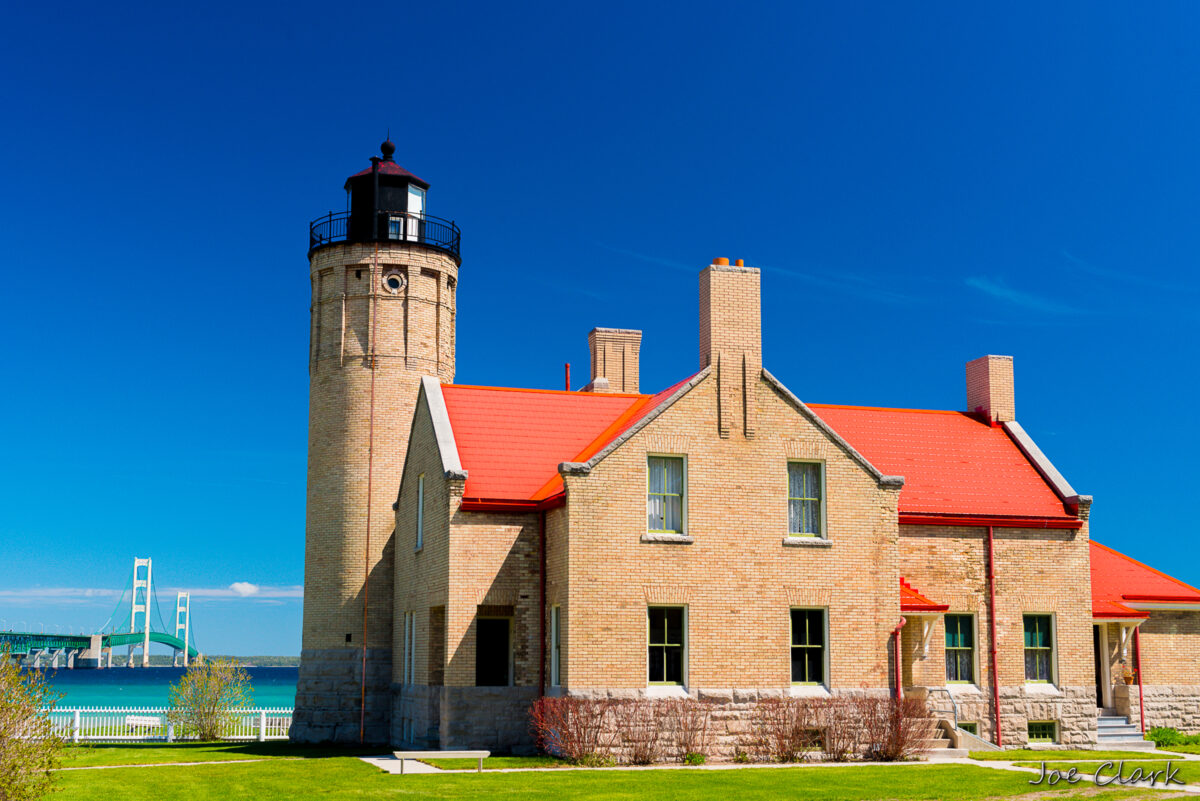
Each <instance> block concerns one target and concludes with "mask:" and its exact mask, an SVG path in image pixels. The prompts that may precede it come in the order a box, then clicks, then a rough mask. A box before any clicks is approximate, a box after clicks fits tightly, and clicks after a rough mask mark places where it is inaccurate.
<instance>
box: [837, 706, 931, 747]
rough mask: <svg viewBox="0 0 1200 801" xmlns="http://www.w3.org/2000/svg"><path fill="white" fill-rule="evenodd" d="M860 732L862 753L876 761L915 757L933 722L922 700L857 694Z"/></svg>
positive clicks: (923, 743) (922, 745) (926, 738)
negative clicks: (901, 699) (898, 700)
mask: <svg viewBox="0 0 1200 801" xmlns="http://www.w3.org/2000/svg"><path fill="white" fill-rule="evenodd" d="M854 706H855V712H856V716H857V719H858V722H859V727H860V731H861V733H862V746H863V756H865V757H866V758H867V759H873V760H876V761H879V762H896V761H900V760H905V759H915V758H916V757H918V756H919V755H920V754H921V753H922V752H924V750H925V741H926V740H928V739H930V738H931V737H932V736H933V733H934V729H936V728H937V721H936V720H935V719H934V718H933V716H931V715H930V714H929V710H928V708H927V707H926V706H925V701H924V699H918V698H905V699H904V700H903V701H900V702H897V701H896V700H895V699H894V698H882V697H879V696H860V697H858V698H855V699H854Z"/></svg>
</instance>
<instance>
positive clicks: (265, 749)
mask: <svg viewBox="0 0 1200 801" xmlns="http://www.w3.org/2000/svg"><path fill="white" fill-rule="evenodd" d="M361 750H362V749H361V748H356V749H346V748H329V747H327V746H326V747H319V748H318V747H311V748H309V747H304V746H297V745H292V744H290V743H288V742H283V741H280V742H268V743H173V744H171V745H162V744H159V743H131V744H126V745H108V744H103V745H101V744H97V745H76V746H70V747H68V748H67V749H66V750H65V751H64V752H63V760H62V767H64V768H83V767H97V766H101V765H162V764H166V763H170V762H216V761H221V762H224V761H226V760H230V759H280V758H291V759H299V758H311V757H320V756H345V755H347V754H348V753H361Z"/></svg>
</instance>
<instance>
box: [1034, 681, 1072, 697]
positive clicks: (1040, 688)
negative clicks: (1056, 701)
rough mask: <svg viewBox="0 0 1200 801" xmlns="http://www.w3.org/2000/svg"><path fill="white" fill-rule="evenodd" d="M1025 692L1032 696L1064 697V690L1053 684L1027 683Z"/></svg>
mask: <svg viewBox="0 0 1200 801" xmlns="http://www.w3.org/2000/svg"><path fill="white" fill-rule="evenodd" d="M1025 692H1027V693H1029V694H1030V695H1062V694H1063V693H1062V690H1060V689H1058V688H1057V687H1055V686H1054V685H1053V684H1042V683H1041V682H1026V683H1025Z"/></svg>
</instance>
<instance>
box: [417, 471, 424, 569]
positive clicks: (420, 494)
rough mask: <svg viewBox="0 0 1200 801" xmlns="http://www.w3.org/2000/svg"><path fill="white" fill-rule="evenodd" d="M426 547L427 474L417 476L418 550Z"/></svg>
mask: <svg viewBox="0 0 1200 801" xmlns="http://www.w3.org/2000/svg"><path fill="white" fill-rule="evenodd" d="M424 547H425V474H424V473H421V475H419V476H417V545H416V550H418V551H419V550H421V549H422V548H424Z"/></svg>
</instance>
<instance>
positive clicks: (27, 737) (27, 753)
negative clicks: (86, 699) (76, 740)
mask: <svg viewBox="0 0 1200 801" xmlns="http://www.w3.org/2000/svg"><path fill="white" fill-rule="evenodd" d="M60 698H62V695H61V694H59V693H55V692H53V691H52V690H51V689H50V686H49V685H48V684H46V682H45V680H44V679H43V678H42V675H41V673H38V672H36V671H35V672H31V673H22V672H21V670H20V668H19V667H18V666H17V663H16V662H15V661H14V660H13V659H12V657H11V656H10V655H9V652H8V649H7V648H4V649H2V650H0V799H4V800H5V801H28V800H30V799H35V798H41V797H42V796H43V795H45V794H46V793H48V792H50V790H51V789H52V787H51V783H52V781H53V777H54V774H53V773H52V771H53V770H54V768H56V767H57V766H58V761H59V758H60V754H61V751H62V747H63V743H62V741H61V740H60V739H58V738H57V737H55V736H54V733H53V730H52V729H51V725H50V712H51V711H52V710H53V709H54V705H55V704H56V703H57V702H58V700H59V699H60Z"/></svg>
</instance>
